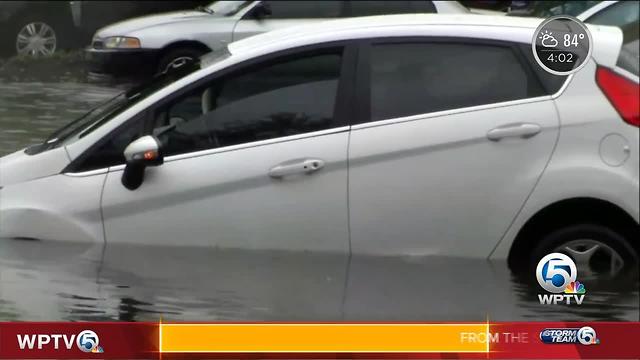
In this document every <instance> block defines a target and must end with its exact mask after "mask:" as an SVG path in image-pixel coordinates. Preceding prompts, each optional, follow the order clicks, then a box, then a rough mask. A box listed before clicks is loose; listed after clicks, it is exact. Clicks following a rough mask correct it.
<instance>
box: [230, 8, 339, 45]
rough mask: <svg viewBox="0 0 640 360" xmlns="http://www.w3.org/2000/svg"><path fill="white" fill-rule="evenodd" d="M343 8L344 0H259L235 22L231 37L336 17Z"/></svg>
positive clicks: (245, 35)
mask: <svg viewBox="0 0 640 360" xmlns="http://www.w3.org/2000/svg"><path fill="white" fill-rule="evenodd" d="M267 9H268V10H267ZM345 12H346V5H345V2H344V1H282V0H279V1H278V0H276V1H261V2H260V3H259V4H256V5H255V6H254V7H253V8H252V9H251V10H249V11H248V12H247V13H245V14H244V16H242V18H241V19H240V20H239V21H238V22H237V23H236V26H235V28H234V30H233V41H237V40H240V39H243V38H246V37H249V36H253V35H257V34H260V33H263V32H268V31H272V30H277V29H284V28H286V27H290V26H296V25H304V24H311V23H315V22H319V21H326V20H330V19H336V18H340V17H343V16H344V15H345Z"/></svg>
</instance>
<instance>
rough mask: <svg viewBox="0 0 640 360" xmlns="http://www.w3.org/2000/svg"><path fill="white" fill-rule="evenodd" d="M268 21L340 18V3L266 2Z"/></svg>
mask: <svg viewBox="0 0 640 360" xmlns="http://www.w3.org/2000/svg"><path fill="white" fill-rule="evenodd" d="M266 3H267V4H268V5H269V6H270V7H271V15H268V18H269V19H313V18H337V17H341V16H342V12H343V8H344V4H343V2H342V1H267V2H266Z"/></svg>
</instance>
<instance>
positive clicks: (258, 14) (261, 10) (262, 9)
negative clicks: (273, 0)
mask: <svg viewBox="0 0 640 360" xmlns="http://www.w3.org/2000/svg"><path fill="white" fill-rule="evenodd" d="M271 14H272V12H271V5H269V4H268V3H266V2H264V1H262V2H260V3H259V4H258V5H256V7H255V8H254V9H253V17H254V18H256V19H257V20H262V19H264V18H265V17H267V16H269V15H271Z"/></svg>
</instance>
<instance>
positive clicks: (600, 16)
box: [585, 1, 640, 38]
mask: <svg viewBox="0 0 640 360" xmlns="http://www.w3.org/2000/svg"><path fill="white" fill-rule="evenodd" d="M638 12H640V2H639V1H620V2H618V3H616V4H613V5H610V6H609V7H607V8H605V9H603V10H600V11H599V12H597V13H595V14H593V15H592V16H591V17H589V18H588V19H587V20H585V22H587V23H589V24H595V25H608V26H618V27H625V26H627V25H630V24H635V23H637V22H638V21H639V20H640V19H639V14H638ZM636 38H637V35H636Z"/></svg>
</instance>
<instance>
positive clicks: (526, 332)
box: [0, 322, 640, 359]
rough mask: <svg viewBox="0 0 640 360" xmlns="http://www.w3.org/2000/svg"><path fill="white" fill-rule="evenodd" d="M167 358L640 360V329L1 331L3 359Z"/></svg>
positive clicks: (32, 326) (5, 327)
mask: <svg viewBox="0 0 640 360" xmlns="http://www.w3.org/2000/svg"><path fill="white" fill-rule="evenodd" d="M163 329H164V331H163ZM439 329H441V331H440V330H439ZM287 334H289V335H287ZM291 334H293V335H291ZM319 334H322V336H323V337H322V338H318V335H319ZM333 334H336V336H332V335H333ZM425 334H432V336H425ZM307 335H308V336H307ZM314 336H315V338H314ZM258 337H260V338H258ZM445 342H447V343H446V344H445ZM402 346H410V347H411V351H404V350H403V349H404V348H403V347H402ZM289 349H290V350H289ZM336 349H349V350H345V351H337V350H336ZM385 349H389V350H388V351H387V350H385ZM416 349H418V350H416ZM420 349H424V351H420ZM438 349H440V350H438ZM443 349H446V350H443ZM456 349H460V350H456ZM469 349H471V350H469ZM162 358H164V359H173V358H234V359H257V358H269V359H274V358H296V359H298V358H307V359H310V358H325V359H332V358H336V359H337V358H357V359H365V358H377V359H380V358H388V359H401V358H413V359H417V358H440V359H458V358H476V359H507V358H510V359H518V358H526V359H552V358H555V359H557V358H563V359H639V358H640V323H639V322H591V323H586V322H562V323H560V322H527V323H525V322H513V323H506V322H502V323H489V324H485V323H465V324H463V323H433V324H428V323H366V322H364V323H198V324H185V323H179V324H176V323H168V324H167V323H162V324H160V323H124V322H97V323H93V322H92V323H90V322H85V323H82V322H73V323H65V322H50V323H42V322H22V323H16V322H14V323H0V359H162Z"/></svg>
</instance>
